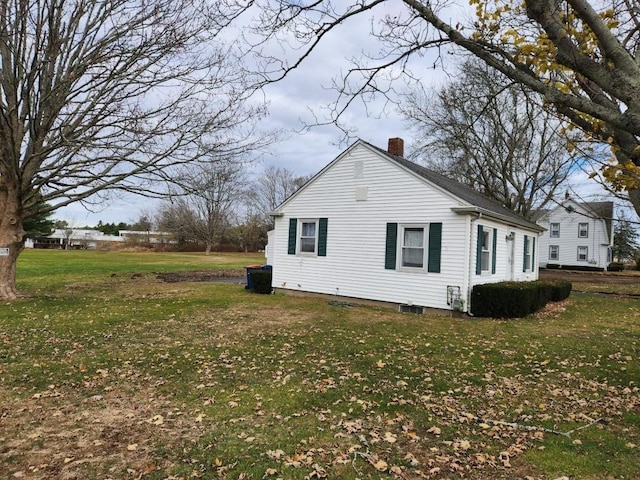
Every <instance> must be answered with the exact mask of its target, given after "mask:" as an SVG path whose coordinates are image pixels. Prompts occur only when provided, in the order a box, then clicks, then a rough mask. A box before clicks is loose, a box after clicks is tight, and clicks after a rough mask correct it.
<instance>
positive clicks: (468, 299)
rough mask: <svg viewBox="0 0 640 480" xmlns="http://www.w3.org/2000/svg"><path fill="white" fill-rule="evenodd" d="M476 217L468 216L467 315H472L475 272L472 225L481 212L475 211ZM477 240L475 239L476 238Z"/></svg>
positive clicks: (479, 217)
mask: <svg viewBox="0 0 640 480" xmlns="http://www.w3.org/2000/svg"><path fill="white" fill-rule="evenodd" d="M477 215H478V216H477V217H476V218H473V217H471V216H470V217H469V218H470V220H469V265H468V267H469V268H467V273H468V275H467V285H466V289H465V291H466V292H467V315H469V316H470V317H473V314H472V313H471V283H472V282H471V276H472V275H473V273H472V272H475V269H474V268H473V267H474V265H473V263H474V262H473V261H474V255H473V250H474V248H473V246H474V242H473V225H474V223H475V222H477V221H478V220H480V219H481V218H482V212H478V213H477ZM476 241H477V240H476Z"/></svg>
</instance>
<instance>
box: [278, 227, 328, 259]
mask: <svg viewBox="0 0 640 480" xmlns="http://www.w3.org/2000/svg"><path fill="white" fill-rule="evenodd" d="M328 221H329V219H328V218H310V219H307V218H300V219H298V218H290V219H289V238H288V244H287V253H288V254H289V255H304V256H313V255H315V256H318V257H326V256H327V226H328Z"/></svg>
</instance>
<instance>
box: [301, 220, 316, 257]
mask: <svg viewBox="0 0 640 480" xmlns="http://www.w3.org/2000/svg"><path fill="white" fill-rule="evenodd" d="M317 244H318V221H317V220H301V221H300V253H316V246H317Z"/></svg>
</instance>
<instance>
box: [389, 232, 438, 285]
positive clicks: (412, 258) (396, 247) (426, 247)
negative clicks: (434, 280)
mask: <svg viewBox="0 0 640 480" xmlns="http://www.w3.org/2000/svg"><path fill="white" fill-rule="evenodd" d="M441 259H442V223H440V222H434V223H429V224H422V225H421V224H410V223H408V224H404V225H403V224H401V223H400V224H399V223H387V232H386V239H385V255H384V268H385V269H386V270H397V269H399V270H404V271H410V272H427V273H440V266H441V265H440V263H441Z"/></svg>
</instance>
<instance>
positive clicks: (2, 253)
mask: <svg viewBox="0 0 640 480" xmlns="http://www.w3.org/2000/svg"><path fill="white" fill-rule="evenodd" d="M8 256H9V249H8V248H0V257H8Z"/></svg>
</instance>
